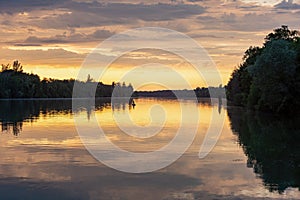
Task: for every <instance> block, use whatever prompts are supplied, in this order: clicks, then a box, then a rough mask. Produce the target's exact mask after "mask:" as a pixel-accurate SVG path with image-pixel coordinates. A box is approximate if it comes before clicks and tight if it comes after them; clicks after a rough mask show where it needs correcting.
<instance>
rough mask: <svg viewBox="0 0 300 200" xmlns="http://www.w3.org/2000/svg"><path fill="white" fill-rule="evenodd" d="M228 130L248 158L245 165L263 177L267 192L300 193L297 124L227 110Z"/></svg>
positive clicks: (298, 133)
mask: <svg viewBox="0 0 300 200" xmlns="http://www.w3.org/2000/svg"><path fill="white" fill-rule="evenodd" d="M228 116H229V119H230V121H231V128H232V130H233V132H234V133H235V134H237V136H238V140H239V143H240V145H241V146H242V147H243V150H244V152H245V154H246V155H247V156H248V162H247V166H248V167H252V168H253V169H254V172H255V173H256V174H258V175H259V177H260V178H262V180H263V182H264V184H265V186H266V187H267V188H268V189H269V190H270V191H278V192H279V193H283V192H284V190H285V189H287V188H288V187H298V188H299V190H300V146H299V142H300V124H299V122H300V121H299V118H297V119H278V118H275V117H272V116H267V115H262V114H253V113H249V112H245V110H241V109H238V108H228Z"/></svg>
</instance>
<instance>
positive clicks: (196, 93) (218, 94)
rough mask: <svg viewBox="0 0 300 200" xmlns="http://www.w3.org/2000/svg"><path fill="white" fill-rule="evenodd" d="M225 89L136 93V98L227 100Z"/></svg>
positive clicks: (211, 88)
mask: <svg viewBox="0 0 300 200" xmlns="http://www.w3.org/2000/svg"><path fill="white" fill-rule="evenodd" d="M224 91H225V90H224V88H223V87H222V86H221V85H220V87H209V88H206V87H202V88H200V87H197V88H196V89H194V90H158V91H136V92H134V96H136V97H153V98H154V97H161V98H177V97H179V98H181V97H184V98H193V97H197V98H209V97H215V98H225V93H224Z"/></svg>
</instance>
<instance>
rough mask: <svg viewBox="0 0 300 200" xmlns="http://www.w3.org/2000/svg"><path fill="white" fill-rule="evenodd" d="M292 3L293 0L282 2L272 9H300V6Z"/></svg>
mask: <svg viewBox="0 0 300 200" xmlns="http://www.w3.org/2000/svg"><path fill="white" fill-rule="evenodd" d="M293 2H294V1H293V0H288V1H286V0H283V1H282V2H280V3H279V4H276V5H275V6H274V7H275V8H278V9H288V10H296V9H300V5H299V4H296V3H293Z"/></svg>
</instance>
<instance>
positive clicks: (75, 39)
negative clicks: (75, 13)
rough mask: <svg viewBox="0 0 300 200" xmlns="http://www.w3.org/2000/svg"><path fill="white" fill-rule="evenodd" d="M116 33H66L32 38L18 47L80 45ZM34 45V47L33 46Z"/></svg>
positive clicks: (101, 31) (100, 31)
mask: <svg viewBox="0 0 300 200" xmlns="http://www.w3.org/2000/svg"><path fill="white" fill-rule="evenodd" d="M113 34H114V32H110V31H108V30H96V31H95V32H93V33H91V34H83V33H76V32H75V31H73V32H71V33H70V34H67V33H66V32H64V33H63V34H60V35H55V36H51V37H36V36H30V37H28V38H27V39H25V40H24V41H23V42H22V43H19V44H17V45H18V46H36V45H37V44H38V45H42V44H65V43H79V42H90V41H99V40H104V39H106V38H108V37H110V36H112V35H113ZM31 44H33V45H31Z"/></svg>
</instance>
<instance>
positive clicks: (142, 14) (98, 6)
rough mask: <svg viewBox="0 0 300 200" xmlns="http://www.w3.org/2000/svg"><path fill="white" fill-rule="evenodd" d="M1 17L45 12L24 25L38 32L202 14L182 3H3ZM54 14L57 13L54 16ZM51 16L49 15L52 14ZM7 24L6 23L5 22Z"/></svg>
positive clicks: (200, 9)
mask: <svg viewBox="0 0 300 200" xmlns="http://www.w3.org/2000/svg"><path fill="white" fill-rule="evenodd" d="M0 6H1V11H0V13H2V14H11V15H12V14H20V13H25V12H29V13H30V12H33V11H35V12H43V11H44V12H46V13H47V15H42V16H40V17H38V16H31V17H30V18H27V20H26V22H24V23H25V24H29V25H32V26H36V27H40V28H47V29H49V28H52V29H65V28H66V27H74V28H79V27H96V26H104V25H113V24H130V23H136V22H138V21H139V20H142V21H167V20H172V21H173V20H175V19H182V18H188V17H191V16H194V15H199V14H202V13H204V10H205V9H204V8H203V7H202V6H200V5H191V4H184V3H176V4H169V3H154V4H149V3H148V4H144V3H100V2H97V1H93V2H76V1H72V0H62V1H60V0H44V1H41V0H33V1H22V0H11V1H8V0H3V1H1V2H0ZM55 10H57V11H59V12H55ZM51 12H52V14H51ZM6 23H9V21H7V22H6Z"/></svg>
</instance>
